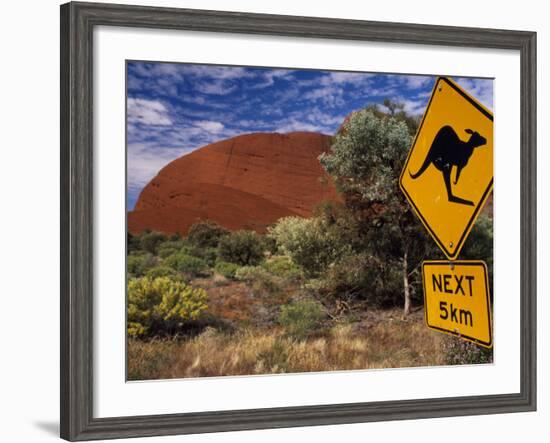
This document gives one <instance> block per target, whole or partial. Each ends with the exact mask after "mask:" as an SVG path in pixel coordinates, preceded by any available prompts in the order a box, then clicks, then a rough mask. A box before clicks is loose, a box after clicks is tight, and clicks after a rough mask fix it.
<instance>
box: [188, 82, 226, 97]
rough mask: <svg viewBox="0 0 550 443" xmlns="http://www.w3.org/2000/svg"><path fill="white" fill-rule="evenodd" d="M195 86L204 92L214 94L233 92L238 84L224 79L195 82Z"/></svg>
mask: <svg viewBox="0 0 550 443" xmlns="http://www.w3.org/2000/svg"><path fill="white" fill-rule="evenodd" d="M193 87H194V88H195V89H196V90H197V91H199V92H202V93H203V94H214V95H227V94H231V93H232V92H233V91H235V89H237V86H236V85H233V84H231V83H228V82H226V81H224V80H221V81H220V80H209V81H202V82H197V83H194V84H193Z"/></svg>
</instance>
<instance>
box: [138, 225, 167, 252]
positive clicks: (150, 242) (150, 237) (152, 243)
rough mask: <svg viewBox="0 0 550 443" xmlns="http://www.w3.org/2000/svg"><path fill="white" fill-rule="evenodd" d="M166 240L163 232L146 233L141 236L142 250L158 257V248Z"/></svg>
mask: <svg viewBox="0 0 550 443" xmlns="http://www.w3.org/2000/svg"><path fill="white" fill-rule="evenodd" d="M166 240H167V237H166V235H164V234H162V233H161V232H155V231H153V232H144V233H143V234H141V236H140V245H141V249H143V250H144V251H147V252H149V253H150V254H153V255H156V254H157V248H158V247H159V245H160V244H161V243H164V242H165V241H166Z"/></svg>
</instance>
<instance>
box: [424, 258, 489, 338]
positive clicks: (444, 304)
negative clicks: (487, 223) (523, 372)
mask: <svg viewBox="0 0 550 443" xmlns="http://www.w3.org/2000/svg"><path fill="white" fill-rule="evenodd" d="M422 278H423V284H424V296H425V302H424V311H425V318H426V324H427V325H428V327H429V328H432V329H435V330H437V331H440V332H446V333H448V334H452V335H456V336H460V337H461V338H464V339H466V340H469V341H472V342H475V343H477V344H479V345H482V346H485V347H488V348H490V347H492V346H493V335H492V325H491V305H490V303H491V302H490V295H489V282H488V276H487V266H486V265H485V263H484V262H482V261H477V260H457V261H454V262H452V263H451V262H448V261H425V262H424V263H423V264H422Z"/></svg>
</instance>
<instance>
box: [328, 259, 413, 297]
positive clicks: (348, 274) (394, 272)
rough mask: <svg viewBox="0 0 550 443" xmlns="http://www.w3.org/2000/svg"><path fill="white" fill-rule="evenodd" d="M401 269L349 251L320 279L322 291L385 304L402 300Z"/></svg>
mask: <svg viewBox="0 0 550 443" xmlns="http://www.w3.org/2000/svg"><path fill="white" fill-rule="evenodd" d="M402 278H403V276H402V274H401V273H400V269H399V268H398V267H395V266H391V265H390V264H389V263H387V262H383V261H381V260H380V259H379V258H377V257H374V256H371V255H368V254H350V255H346V256H344V257H342V258H341V259H340V260H339V261H338V262H336V263H335V264H334V265H333V266H331V267H330V268H329V269H328V270H327V272H326V273H325V274H324V275H323V276H322V279H321V282H322V283H321V291H320V292H322V293H326V294H328V295H330V296H332V297H336V298H339V299H346V300H349V299H355V300H365V301H368V302H369V305H370V306H376V307H388V306H392V305H397V304H399V303H400V300H401V285H402Z"/></svg>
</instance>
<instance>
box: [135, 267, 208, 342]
mask: <svg viewBox="0 0 550 443" xmlns="http://www.w3.org/2000/svg"><path fill="white" fill-rule="evenodd" d="M206 302H207V294H206V292H205V291H204V289H200V288H192V287H191V286H189V285H187V284H185V283H184V282H182V281H174V280H172V279H170V278H169V277H157V278H154V279H153V278H149V277H142V278H133V279H130V280H129V281H128V335H129V336H131V337H144V336H152V335H158V334H164V333H171V334H172V333H174V332H175V331H176V329H177V328H178V327H181V326H182V324H183V323H184V322H186V321H190V320H196V319H198V318H199V317H200V316H201V314H202V313H203V311H204V310H205V309H206V308H207V304H206Z"/></svg>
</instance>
